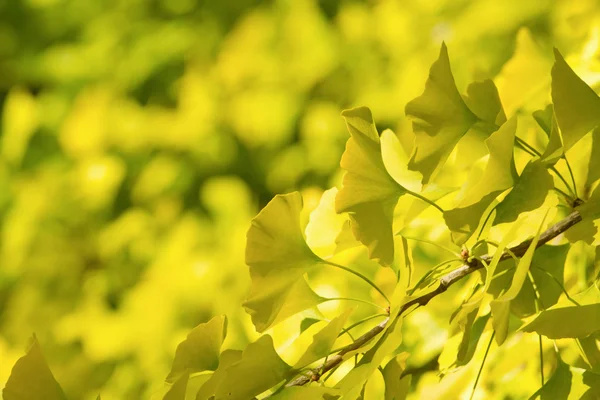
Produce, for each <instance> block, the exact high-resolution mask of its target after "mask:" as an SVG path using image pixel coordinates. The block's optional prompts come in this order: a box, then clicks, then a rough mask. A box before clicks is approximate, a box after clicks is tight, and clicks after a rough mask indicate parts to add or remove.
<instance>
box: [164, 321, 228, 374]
mask: <svg viewBox="0 0 600 400" xmlns="http://www.w3.org/2000/svg"><path fill="white" fill-rule="evenodd" d="M225 335H227V317H225V316H224V315H222V316H216V317H214V318H212V319H211V320H210V321H208V322H206V323H204V324H200V325H198V326H196V327H195V328H194V329H193V330H192V331H191V332H190V333H189V334H188V336H187V338H186V339H185V340H184V341H183V342H181V343H180V344H179V346H177V350H176V351H175V359H174V360H173V365H172V367H171V372H170V373H169V376H167V382H171V383H173V382H175V380H177V379H178V378H179V376H180V375H182V374H183V373H186V372H187V373H188V374H190V373H195V372H202V371H206V370H211V371H214V370H216V369H217V367H218V366H219V353H220V352H221V345H222V344H223V340H224V339H225Z"/></svg>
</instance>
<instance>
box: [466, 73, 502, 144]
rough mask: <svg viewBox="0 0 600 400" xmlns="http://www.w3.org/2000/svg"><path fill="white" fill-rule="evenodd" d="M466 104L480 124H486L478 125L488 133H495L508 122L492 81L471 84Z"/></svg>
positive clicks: (468, 88)
mask: <svg viewBox="0 0 600 400" xmlns="http://www.w3.org/2000/svg"><path fill="white" fill-rule="evenodd" d="M465 103H466V104H467V107H469V109H470V110H471V111H472V112H473V113H474V114H475V115H476V116H477V118H479V119H480V120H481V121H480V122H484V123H485V125H481V123H479V124H478V125H479V126H480V128H482V129H483V130H486V131H488V133H491V132H493V131H495V130H496V129H498V127H499V126H502V125H503V124H504V123H505V122H506V115H505V114H504V109H503V108H502V102H501V101H500V96H499V95H498V89H497V88H496V85H495V84H494V82H493V81H492V80H491V79H486V80H484V81H481V82H473V83H471V84H470V85H469V86H468V87H467V95H466V96H465Z"/></svg>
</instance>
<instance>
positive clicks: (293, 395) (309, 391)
mask: <svg viewBox="0 0 600 400" xmlns="http://www.w3.org/2000/svg"><path fill="white" fill-rule="evenodd" d="M338 392H339V390H337V389H334V388H330V387H325V386H310V387H303V386H292V387H287V388H285V389H283V390H282V391H281V392H279V393H277V394H275V395H273V396H271V397H269V400H307V399H315V400H316V399H331V400H334V399H337V398H339V396H337V394H338ZM327 395H329V396H331V397H325V396H327Z"/></svg>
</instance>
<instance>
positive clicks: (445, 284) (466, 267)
mask: <svg viewBox="0 0 600 400" xmlns="http://www.w3.org/2000/svg"><path fill="white" fill-rule="evenodd" d="M580 221H581V215H580V214H579V212H577V211H573V212H572V213H571V214H569V215H568V216H567V217H566V218H565V219H563V220H561V221H559V222H557V223H556V224H554V225H552V226H551V227H550V228H548V229H546V231H544V232H543V233H542V234H541V235H540V238H539V240H538V244H537V247H540V246H542V245H544V244H546V243H547V242H549V241H550V240H552V239H554V238H555V237H557V236H558V235H560V234H561V233H563V232H565V231H566V230H567V229H569V228H570V227H572V226H573V225H575V224H576V223H578V222H580ZM532 240H533V238H531V239H527V240H525V241H524V242H522V243H520V244H518V245H516V246H514V247H512V248H510V249H507V250H505V251H504V253H502V256H501V257H500V261H502V260H506V259H508V258H511V252H512V253H513V255H515V256H517V257H521V256H523V254H525V252H526V251H527V249H528V248H529V245H530V244H531V242H532ZM491 259H492V255H489V254H488V255H485V256H483V257H481V259H472V260H469V261H468V262H466V263H465V264H463V265H461V266H460V267H458V268H456V269H455V270H453V271H450V272H449V273H448V274H446V275H444V276H443V277H441V278H440V280H439V286H438V287H437V288H436V289H435V290H434V291H432V292H429V293H426V294H424V295H422V296H419V297H416V298H414V299H411V300H409V301H407V302H406V303H404V304H403V305H402V307H401V308H400V311H399V312H398V316H400V315H402V314H404V313H405V312H406V311H407V310H408V309H410V308H411V307H413V306H415V305H416V306H417V307H418V306H424V305H426V304H427V303H429V301H430V300H431V299H433V298H434V297H436V296H438V295H440V294H442V293H444V292H445V291H446V290H448V288H449V287H450V286H452V285H453V284H455V283H456V282H458V281H460V280H461V279H462V278H464V277H465V276H467V275H470V274H472V273H473V272H475V271H477V270H479V269H481V268H484V263H483V262H482V261H484V262H485V263H488V264H489V262H490V261H491ZM389 320H390V319H389V318H386V319H385V320H384V321H382V322H381V323H380V324H379V325H376V326H375V327H374V328H372V329H371V330H370V331H368V332H366V333H365V334H364V335H362V336H360V337H358V338H357V339H356V341H354V342H353V343H351V344H349V345H348V346H345V347H343V348H341V349H340V350H339V351H338V353H337V354H335V355H333V356H330V357H329V358H328V359H327V362H325V363H323V364H322V365H321V366H319V367H317V368H315V370H314V371H317V372H320V371H322V373H326V372H327V371H329V370H331V369H332V368H335V367H337V366H338V365H339V364H340V363H341V362H342V361H343V360H344V355H346V354H348V353H350V352H351V351H355V350H358V349H360V348H361V347H363V346H364V345H365V344H367V343H368V342H370V341H371V340H372V339H373V338H375V336H377V335H378V334H380V333H381V332H383V330H384V329H385V327H386V325H387V323H388V322H389ZM312 375H313V371H309V373H307V374H302V375H300V376H298V377H297V378H296V379H294V380H292V381H291V382H289V383H288V384H287V385H286V386H302V385H305V384H307V383H308V382H310V380H311V376H312Z"/></svg>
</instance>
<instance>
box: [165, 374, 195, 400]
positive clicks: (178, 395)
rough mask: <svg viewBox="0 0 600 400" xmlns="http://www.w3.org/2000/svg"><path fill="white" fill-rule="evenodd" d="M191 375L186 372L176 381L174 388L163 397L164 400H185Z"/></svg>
mask: <svg viewBox="0 0 600 400" xmlns="http://www.w3.org/2000/svg"><path fill="white" fill-rule="evenodd" d="M189 377H190V374H189V373H187V372H185V373H183V374H181V375H180V376H179V378H177V380H175V382H174V383H173V386H171V388H170V389H169V391H168V392H167V393H166V394H165V397H163V400H185V393H186V391H187V384H188V379H189Z"/></svg>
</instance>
